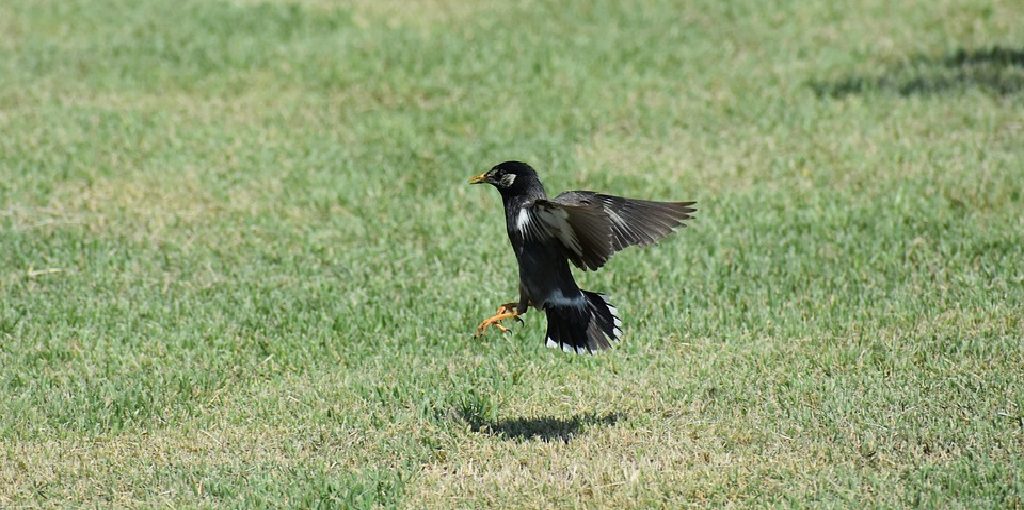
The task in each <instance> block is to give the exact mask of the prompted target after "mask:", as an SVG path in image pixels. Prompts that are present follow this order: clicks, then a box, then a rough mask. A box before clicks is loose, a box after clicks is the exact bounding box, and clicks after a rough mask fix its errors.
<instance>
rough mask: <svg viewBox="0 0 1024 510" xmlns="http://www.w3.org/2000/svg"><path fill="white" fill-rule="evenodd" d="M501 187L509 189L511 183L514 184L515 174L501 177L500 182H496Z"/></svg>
mask: <svg viewBox="0 0 1024 510" xmlns="http://www.w3.org/2000/svg"><path fill="white" fill-rule="evenodd" d="M498 182H500V183H501V185H502V186H503V187H506V188H507V187H509V186H511V185H512V183H513V182H516V174H505V175H502V176H501V180H500V181H498Z"/></svg>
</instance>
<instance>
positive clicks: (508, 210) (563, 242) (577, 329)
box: [469, 161, 696, 353]
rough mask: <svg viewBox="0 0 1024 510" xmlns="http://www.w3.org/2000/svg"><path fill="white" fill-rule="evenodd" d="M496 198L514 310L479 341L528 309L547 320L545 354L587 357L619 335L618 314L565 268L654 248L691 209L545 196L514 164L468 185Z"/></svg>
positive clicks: (583, 194)
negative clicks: (515, 280) (513, 273)
mask: <svg viewBox="0 0 1024 510" xmlns="http://www.w3.org/2000/svg"><path fill="white" fill-rule="evenodd" d="M469 182H470V184H482V183H487V184H490V185H492V186H494V187H495V188H498V192H499V193H501V202H502V204H503V205H504V206H505V228H506V229H507V230H508V239H509V241H510V242H511V243H512V249H513V250H514V251H515V253H516V261H517V262H518V264H519V302H518V303H506V304H504V305H501V306H500V307H498V312H497V313H496V314H495V315H494V316H493V317H491V318H489V319H487V320H485V321H483V322H481V323H480V325H479V326H477V335H480V334H483V332H484V331H486V330H487V328H488V327H490V326H494V327H496V328H498V329H499V330H501V331H502V332H503V333H504V332H507V331H508V328H506V327H504V326H502V325H501V321H503V320H505V319H516V320H521V319H519V316H520V315H522V314H524V313H526V311H527V309H528V308H529V307H530V306H532V307H534V308H537V309H539V310H544V313H545V314H546V315H547V318H548V331H547V342H546V344H547V346H548V347H552V348H561V349H562V350H563V351H567V352H576V353H593V352H594V351H599V350H602V349H607V348H609V347H611V344H612V342H615V341H618V340H619V338H620V336H621V335H622V329H621V328H622V322H621V321H620V320H619V317H618V310H616V308H615V307H614V306H612V305H611V304H609V303H608V301H607V300H606V299H605V296H604V295H602V294H598V293H595V292H589V291H585V290H581V289H580V288H579V286H578V285H576V280H574V279H573V277H572V271H570V269H569V261H572V263H573V265H575V266H576V267H578V268H580V269H583V270H584V271H586V270H593V269H598V268H600V267H601V266H603V265H604V264H605V263H606V262H608V258H609V257H611V256H612V254H613V253H615V252H617V251H619V250H622V249H624V248H626V247H628V246H633V245H638V246H645V245H648V244H651V243H654V242H656V241H658V240H660V239H662V238H664V237H665V236H667V235H668V234H670V233H672V231H674V230H675V229H676V228H680V227H685V226H686V225H684V224H683V222H684V221H686V220H688V219H690V218H691V214H692V213H694V212H696V209H694V208H693V207H691V206H692V205H693V204H694V203H695V202H651V201H647V200H634V199H630V198H623V197H618V196H614V195H603V194H601V193H594V192H592V191H567V192H565V193H562V194H561V195H558V196H557V197H554V198H548V196H547V193H545V192H544V185H543V184H541V182H540V178H539V177H538V176H537V172H536V171H535V170H534V169H533V168H531V167H530V165H527V164H526V163H523V162H520V161H506V162H504V163H501V164H499V165H497V166H495V167H494V168H491V169H490V170H489V171H487V172H485V173H483V174H481V175H478V176H476V177H472V178H470V179H469Z"/></svg>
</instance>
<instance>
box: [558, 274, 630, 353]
mask: <svg viewBox="0 0 1024 510" xmlns="http://www.w3.org/2000/svg"><path fill="white" fill-rule="evenodd" d="M581 292H583V296H584V297H585V298H586V299H585V300H586V303H585V304H582V305H575V304H568V303H567V304H564V305H549V306H548V307H547V308H545V310H544V311H545V313H546V314H547V316H548V334H547V346H548V347H551V348H553V349H559V348H560V349H562V350H563V351H566V352H575V353H578V354H582V353H593V352H594V351H600V350H603V349H607V348H609V347H611V346H612V342H617V341H618V340H619V337H620V336H621V335H622V329H620V328H621V327H622V322H620V321H619V317H618V315H617V314H618V310H617V309H616V308H615V307H614V306H612V305H611V304H609V303H608V301H606V300H605V298H604V295H602V294H598V293H596V292H587V291H585V290H584V291H581Z"/></svg>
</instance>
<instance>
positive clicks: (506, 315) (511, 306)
mask: <svg viewBox="0 0 1024 510" xmlns="http://www.w3.org/2000/svg"><path fill="white" fill-rule="evenodd" d="M516 308H517V305H516V303H505V304H503V305H501V306H499V307H498V311H497V313H495V314H494V315H492V316H491V317H489V318H487V319H485V320H484V321H483V322H481V323H480V325H479V326H477V327H476V336H480V335H482V334H484V332H485V331H487V328H489V327H491V326H494V327H496V328H498V331H501V332H502V333H508V331H509V329H508V328H506V327H505V326H503V325H502V324H501V321H503V320H505V319H515V320H517V321H519V322H522V321H523V319H520V318H519V314H518V313H516Z"/></svg>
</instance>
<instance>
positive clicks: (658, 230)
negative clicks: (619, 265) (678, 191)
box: [516, 191, 696, 270]
mask: <svg viewBox="0 0 1024 510" xmlns="http://www.w3.org/2000/svg"><path fill="white" fill-rule="evenodd" d="M693 204H694V202H652V201H647V200H633V199H628V198H623V197H617V196H614V195H603V194H600V193H593V192H590V191H568V192H565V193H562V194H561V195H558V196H557V197H555V198H553V199H551V200H545V199H540V200H535V201H533V202H532V203H531V204H530V205H529V206H527V207H526V208H524V209H523V210H522V211H521V212H520V213H519V216H518V218H517V221H516V226H517V228H518V229H519V230H520V231H521V232H523V234H524V235H525V236H527V237H535V238H539V239H540V238H550V239H554V240H557V241H558V242H560V243H561V244H562V246H564V247H565V252H566V255H567V256H568V257H569V260H571V261H572V263H573V264H575V265H576V266H577V267H579V268H581V269H584V270H588V269H597V268H599V267H601V266H603V265H604V264H605V263H606V262H607V261H608V259H609V258H610V257H611V256H612V254H613V253H615V252H616V251H619V250H622V249H624V248H626V247H628V246H633V245H640V246H644V245H648V244H651V243H654V242H656V241H658V240H660V239H662V238H664V237H665V236H667V235H668V234H670V233H671V232H672V231H673V230H675V229H676V228H678V227H680V226H685V225H684V224H683V222H684V221H686V220H688V219H690V217H691V213H693V212H695V211H696V209H694V208H693V207H691V206H692V205H693Z"/></svg>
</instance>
